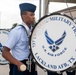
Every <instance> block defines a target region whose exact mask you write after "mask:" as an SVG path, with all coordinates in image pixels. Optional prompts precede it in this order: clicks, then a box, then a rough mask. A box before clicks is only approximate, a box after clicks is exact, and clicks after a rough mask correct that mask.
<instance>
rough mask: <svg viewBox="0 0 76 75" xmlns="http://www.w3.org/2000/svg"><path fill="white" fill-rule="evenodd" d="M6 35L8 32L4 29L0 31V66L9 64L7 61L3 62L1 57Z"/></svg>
mask: <svg viewBox="0 0 76 75" xmlns="http://www.w3.org/2000/svg"><path fill="white" fill-rule="evenodd" d="M8 33H9V31H7V30H5V29H0V64H1V65H5V64H8V63H9V62H8V61H7V60H5V59H4V58H3V57H2V50H3V46H4V44H5V42H6V40H7V38H8Z"/></svg>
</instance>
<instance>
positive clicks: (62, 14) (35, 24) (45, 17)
mask: <svg viewBox="0 0 76 75" xmlns="http://www.w3.org/2000/svg"><path fill="white" fill-rule="evenodd" d="M52 15H61V16H65V17H68V18H69V19H71V20H72V21H73V18H71V17H70V16H68V15H65V14H61V13H58V12H56V13H51V14H49V15H45V16H43V17H42V18H41V19H39V20H38V22H37V23H36V24H35V26H34V27H33V29H32V31H31V35H30V37H29V46H30V52H31V55H32V56H33V58H34V60H35V62H36V64H37V65H38V66H39V67H41V68H42V69H44V70H47V71H51V72H57V71H52V70H49V69H46V68H44V67H43V66H41V65H40V64H39V63H38V62H37V60H36V59H35V57H34V55H33V52H32V48H31V37H32V34H33V32H34V29H35V27H36V26H37V24H39V23H40V22H41V21H42V20H43V19H44V18H46V17H49V16H52ZM73 22H74V21H73ZM70 68H71V67H69V68H67V69H65V70H62V71H60V72H64V71H68V69H70Z"/></svg>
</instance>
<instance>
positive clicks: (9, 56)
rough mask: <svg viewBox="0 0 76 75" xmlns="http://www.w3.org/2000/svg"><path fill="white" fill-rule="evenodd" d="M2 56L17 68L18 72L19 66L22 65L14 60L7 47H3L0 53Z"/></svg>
mask: <svg viewBox="0 0 76 75" xmlns="http://www.w3.org/2000/svg"><path fill="white" fill-rule="evenodd" d="M2 56H3V57H4V58H5V59H6V60H8V61H9V62H10V63H12V64H15V65H16V66H18V69H19V70H20V66H21V65H22V64H23V63H22V62H20V61H18V60H17V59H15V58H14V57H13V56H12V54H11V53H10V49H9V48H8V47H5V46H4V49H3V51H2Z"/></svg>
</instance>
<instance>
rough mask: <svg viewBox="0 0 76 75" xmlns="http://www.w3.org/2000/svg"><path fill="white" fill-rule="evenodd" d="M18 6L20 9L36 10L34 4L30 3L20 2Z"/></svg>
mask: <svg viewBox="0 0 76 75" xmlns="http://www.w3.org/2000/svg"><path fill="white" fill-rule="evenodd" d="M19 7H20V11H30V12H33V13H34V12H35V10H36V6H35V5H34V4H31V3H21V4H20V5H19Z"/></svg>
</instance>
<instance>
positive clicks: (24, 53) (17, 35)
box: [5, 23, 30, 61]
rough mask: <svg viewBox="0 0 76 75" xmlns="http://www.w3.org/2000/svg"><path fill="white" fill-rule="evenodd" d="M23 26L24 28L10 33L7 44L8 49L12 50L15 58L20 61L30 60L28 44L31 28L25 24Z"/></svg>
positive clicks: (15, 29)
mask: <svg viewBox="0 0 76 75" xmlns="http://www.w3.org/2000/svg"><path fill="white" fill-rule="evenodd" d="M21 25H23V26H24V27H23V26H17V27H15V28H14V29H12V30H11V31H10V33H9V37H8V40H7V42H6V44H5V46H6V47H8V48H10V49H11V50H12V55H13V57H14V58H16V59H17V60H20V61H21V60H24V59H28V56H29V54H30V51H29V42H28V41H29V39H28V33H29V28H28V27H27V25H26V24H24V23H22V24H21Z"/></svg>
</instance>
